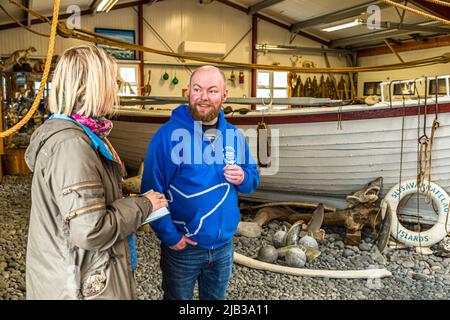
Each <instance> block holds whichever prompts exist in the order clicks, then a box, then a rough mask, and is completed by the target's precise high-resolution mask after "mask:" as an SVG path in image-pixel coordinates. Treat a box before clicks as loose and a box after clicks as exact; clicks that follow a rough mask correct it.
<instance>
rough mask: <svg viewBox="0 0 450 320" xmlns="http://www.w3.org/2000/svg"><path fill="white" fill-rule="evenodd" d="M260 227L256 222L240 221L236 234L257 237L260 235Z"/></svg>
mask: <svg viewBox="0 0 450 320" xmlns="http://www.w3.org/2000/svg"><path fill="white" fill-rule="evenodd" d="M261 231H262V228H261V226H259V225H258V224H257V223H256V222H244V221H241V222H239V224H238V229H237V234H238V235H242V236H244V237H247V238H258V237H259V236H261Z"/></svg>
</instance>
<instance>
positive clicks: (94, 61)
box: [49, 44, 118, 117]
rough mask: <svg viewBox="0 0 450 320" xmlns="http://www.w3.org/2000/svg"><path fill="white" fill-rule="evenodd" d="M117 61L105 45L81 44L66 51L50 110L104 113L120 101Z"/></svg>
mask: <svg viewBox="0 0 450 320" xmlns="http://www.w3.org/2000/svg"><path fill="white" fill-rule="evenodd" d="M116 77H117V63H116V62H115V60H114V59H113V58H112V57H111V56H109V55H108V54H107V53H106V52H105V51H104V50H103V49H101V48H98V47H96V46H94V45H90V44H89V45H81V46H77V47H72V48H70V49H67V50H66V51H64V53H63V54H62V56H61V59H60V60H59V62H58V65H57V66H56V68H55V72H54V75H53V80H52V89H51V91H50V95H49V108H50V112H52V113H56V114H65V115H71V114H72V113H75V112H76V113H78V114H81V115H86V116H95V117H102V116H104V115H106V114H108V113H112V111H113V107H114V106H115V105H117V104H118V86H117V81H116Z"/></svg>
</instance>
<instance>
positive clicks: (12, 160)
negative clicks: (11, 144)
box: [3, 148, 31, 175]
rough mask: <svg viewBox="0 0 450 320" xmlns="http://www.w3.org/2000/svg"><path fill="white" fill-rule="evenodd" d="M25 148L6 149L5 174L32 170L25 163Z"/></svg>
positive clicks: (4, 159)
mask: <svg viewBox="0 0 450 320" xmlns="http://www.w3.org/2000/svg"><path fill="white" fill-rule="evenodd" d="M25 150H26V149H25V148H17V149H5V154H4V155H3V163H4V165H5V174H7V175H14V174H25V173H30V172H31V171H30V169H28V166H27V164H26V163H25V158H24V154H25Z"/></svg>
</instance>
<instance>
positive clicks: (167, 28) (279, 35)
mask: <svg viewBox="0 0 450 320" xmlns="http://www.w3.org/2000/svg"><path fill="white" fill-rule="evenodd" d="M144 18H145V19H146V20H147V21H148V23H150V24H151V26H152V27H153V28H154V29H155V30H156V31H157V32H158V33H159V34H160V36H161V37H162V38H164V40H165V41H166V42H167V43H168V44H169V45H170V47H171V48H172V49H173V50H175V51H177V50H178V47H179V45H180V44H181V43H182V42H183V41H184V40H188V41H202V42H221V43H225V44H226V48H227V49H226V50H227V52H228V51H229V50H230V49H231V48H232V47H233V46H234V45H235V44H236V43H237V42H238V40H239V39H241V38H242V37H243V36H244V35H245V34H246V33H247V31H248V30H249V29H250V28H251V24H252V17H251V16H249V15H247V14H245V13H243V12H241V11H239V10H236V9H234V8H231V7H229V6H226V5H224V4H221V3H218V2H213V3H210V4H208V5H202V4H200V3H199V2H198V1H197V0H172V1H162V2H157V3H155V4H153V5H150V6H146V5H144ZM81 27H82V28H85V29H88V30H92V31H93V30H94V28H95V27H103V28H113V29H133V30H135V31H136V38H137V28H138V25H137V13H136V11H135V10H134V8H126V9H120V10H113V11H110V12H109V13H108V14H97V15H95V16H91V15H84V16H81ZM32 28H33V29H35V30H37V31H41V32H45V33H48V32H49V26H48V25H47V24H38V25H33V26H32ZM289 38H290V33H289V32H288V31H287V30H285V29H283V28H280V27H278V26H275V25H273V24H271V23H268V22H265V21H260V22H259V24H258V41H257V42H258V43H268V44H275V45H276V44H283V45H294V46H314V47H320V44H319V43H317V42H314V41H312V40H310V39H307V38H303V37H300V36H297V37H296V38H295V40H294V41H293V43H291V44H290V43H289ZM0 43H2V46H1V48H0V54H2V55H5V54H10V53H12V52H13V51H15V50H17V49H24V48H27V47H29V46H30V45H32V46H34V47H35V48H36V49H37V50H38V51H37V52H36V56H41V57H43V56H46V52H47V45H48V38H43V37H39V36H37V35H34V34H32V33H30V32H28V31H26V30H24V29H22V28H15V29H9V30H3V31H0ZM77 43H80V42H79V41H77V40H73V39H65V38H61V37H58V38H57V42H56V47H55V53H56V54H60V53H61V52H62V51H63V50H65V49H66V48H69V47H71V46H73V45H76V44H77ZM144 45H145V46H147V47H151V48H155V49H160V50H167V48H166V47H165V46H164V45H163V44H162V43H161V41H160V40H159V39H158V38H157V37H156V35H155V34H154V32H153V31H152V30H151V29H150V28H149V27H147V26H146V24H145V23H144ZM290 57H292V55H291V54H282V53H267V54H263V53H259V54H258V63H261V64H272V63H273V62H280V63H281V64H282V65H288V66H290V65H291V61H290V59H289V58H290ZM144 59H145V60H146V61H149V62H152V63H160V64H161V65H146V67H145V70H144V76H145V80H144V84H145V83H146V82H147V70H148V69H149V68H150V69H151V71H152V77H151V85H152V93H151V94H152V95H157V96H181V94H182V89H183V88H186V86H187V84H188V81H189V76H190V72H189V71H188V70H187V69H186V67H182V66H181V67H180V66H178V67H174V66H164V63H176V62H177V60H176V59H175V58H171V57H166V56H163V55H157V54H151V53H145V54H144ZM329 59H330V63H331V66H332V67H339V66H346V65H347V64H346V60H345V58H343V57H342V58H339V57H336V56H333V55H329ZM303 60H311V61H313V62H315V63H316V64H317V65H318V66H319V67H324V66H325V61H324V58H323V56H321V55H311V56H306V55H303V57H302V61H303ZM226 61H235V62H244V63H250V62H251V32H250V33H249V34H248V35H247V36H246V37H245V39H244V40H243V41H242V42H241V43H239V45H238V46H237V47H236V48H235V49H234V51H233V52H232V53H231V54H230V55H229V56H228V57H227V59H226ZM189 62H192V61H189ZM194 63H196V62H194ZM194 68H195V67H191V69H194ZM166 69H167V72H168V73H169V74H170V80H172V78H173V76H174V75H175V73H176V76H177V78H178V79H179V84H178V85H176V86H174V85H172V84H170V80H167V81H164V80H162V75H163V73H164V72H165V70H166ZM231 70H234V73H235V75H236V77H237V76H238V74H239V72H240V71H244V74H245V82H244V84H238V83H237V84H236V85H235V86H233V85H232V84H231V82H228V85H229V91H230V94H229V96H231V97H242V96H243V95H246V96H247V97H248V96H250V93H251V83H250V82H251V77H250V75H251V72H250V71H249V70H244V69H239V68H234V69H232V68H224V71H225V74H226V77H227V78H229V76H230V74H231ZM306 76H311V78H312V76H313V75H306ZM306 76H305V77H306ZM144 84H142V85H144Z"/></svg>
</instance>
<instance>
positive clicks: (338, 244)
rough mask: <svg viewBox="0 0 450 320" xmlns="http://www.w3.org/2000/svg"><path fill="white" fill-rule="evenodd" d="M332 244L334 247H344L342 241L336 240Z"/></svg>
mask: <svg viewBox="0 0 450 320" xmlns="http://www.w3.org/2000/svg"><path fill="white" fill-rule="evenodd" d="M334 246H335V247H337V248H339V249H344V247H345V244H344V242H342V241H340V240H339V241H336V242H335V243H334Z"/></svg>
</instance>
